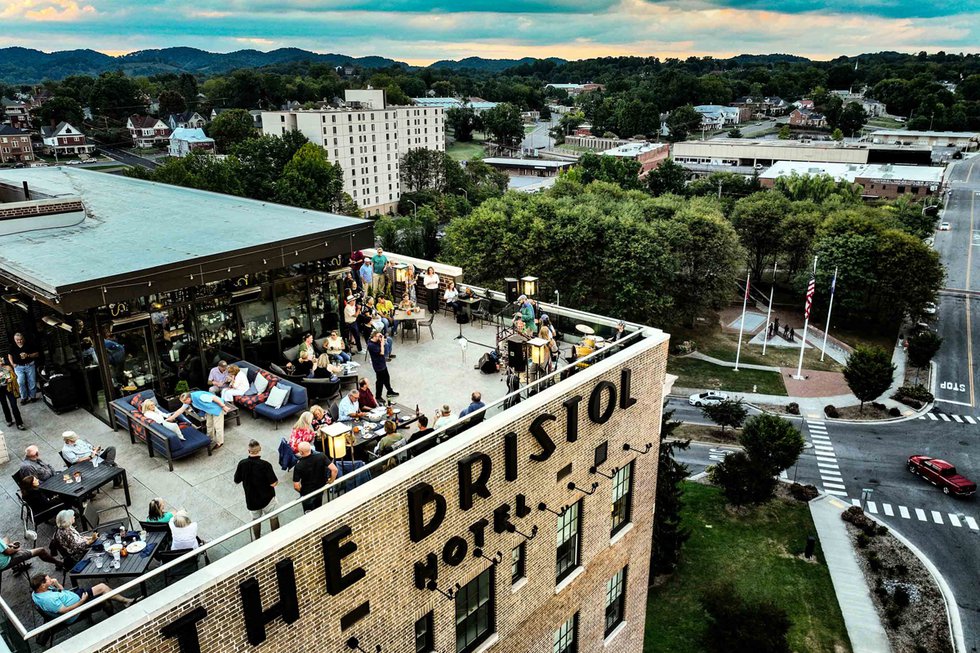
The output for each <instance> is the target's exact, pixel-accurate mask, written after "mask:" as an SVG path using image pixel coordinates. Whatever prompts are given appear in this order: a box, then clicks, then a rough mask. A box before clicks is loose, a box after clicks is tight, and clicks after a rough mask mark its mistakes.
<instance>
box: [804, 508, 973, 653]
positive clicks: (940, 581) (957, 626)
mask: <svg viewBox="0 0 980 653" xmlns="http://www.w3.org/2000/svg"><path fill="white" fill-rule="evenodd" d="M821 496H830V495H824V494H822V493H821ZM862 510H863V508H862ZM864 515H865V516H866V517H868V518H870V519H871V520H873V521H874V522H876V523H878V524H881V525H882V526H884V527H885V528H887V529H888V532H889V533H891V534H892V535H894V536H895V539H896V540H898V541H899V542H901V543H902V544H903V545H904V546H905V548H907V549H908V550H909V551H911V552H912V553H913V555H915V557H916V558H918V559H919V561H920V562H921V563H922V565H923V566H924V567H925V568H926V570H927V571H928V572H929V575H930V576H932V579H933V580H934V581H936V585H938V586H939V591H940V592H941V593H942V595H943V602H944V603H945V604H946V621H947V623H948V625H949V638H950V641H951V643H952V644H953V650H954V651H955V652H956V653H966V639H965V637H964V635H963V623H962V621H961V620H960V611H959V607H958V606H957V605H956V599H955V597H954V596H953V590H952V588H951V587H950V586H949V584H948V583H947V582H946V578H944V577H943V575H942V574H941V573H940V572H939V569H937V568H936V565H934V564H933V563H932V560H930V559H929V558H928V557H927V556H926V554H924V553H923V552H922V551H921V550H920V549H919V547H917V546H915V545H914V544H912V543H911V542H910V541H909V540H908V539H907V538H906V537H905V536H904V535H902V533H901V532H899V531H898V530H896V529H895V528H894V527H893V526H891V525H890V524H886V523H885V522H883V521H881V520H880V519H878V518H877V517H876V516H875V515H872V514H869V513H867V512H865V513H864Z"/></svg>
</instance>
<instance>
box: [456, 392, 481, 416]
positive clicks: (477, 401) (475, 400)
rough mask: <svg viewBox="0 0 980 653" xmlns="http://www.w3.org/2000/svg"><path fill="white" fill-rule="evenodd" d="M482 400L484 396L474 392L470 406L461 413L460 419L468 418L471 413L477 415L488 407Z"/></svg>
mask: <svg viewBox="0 0 980 653" xmlns="http://www.w3.org/2000/svg"><path fill="white" fill-rule="evenodd" d="M482 399H483V396H482V395H481V394H480V393H479V392H474V393H473V394H471V395H470V405H469V406H467V407H466V408H464V409H463V410H461V411H459V417H460V419H462V418H464V417H466V416H467V415H469V414H470V413H475V412H476V411H478V410H480V409H481V408H483V407H484V406H486V404H484V403H483V401H482Z"/></svg>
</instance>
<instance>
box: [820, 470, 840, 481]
mask: <svg viewBox="0 0 980 653" xmlns="http://www.w3.org/2000/svg"><path fill="white" fill-rule="evenodd" d="M820 478H822V479H823V480H825V481H838V482H840V483H843V482H844V479H843V477H841V475H840V474H836V473H834V472H821V473H820Z"/></svg>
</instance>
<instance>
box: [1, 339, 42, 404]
mask: <svg viewBox="0 0 980 653" xmlns="http://www.w3.org/2000/svg"><path fill="white" fill-rule="evenodd" d="M40 356H41V352H40V351H38V349H37V346H35V345H34V343H33V342H29V341H27V340H26V339H25V338H24V335H23V334H21V333H15V334H14V342H13V344H12V345H10V351H9V352H7V360H8V361H10V365H11V366H12V367H13V368H14V374H16V376H17V385H18V386H20V403H21V404H29V403H31V402H32V401H35V400H36V399H37V397H35V396H34V395H35V393H36V392H37V359H38V358H39V357H40Z"/></svg>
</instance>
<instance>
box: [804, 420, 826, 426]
mask: <svg viewBox="0 0 980 653" xmlns="http://www.w3.org/2000/svg"><path fill="white" fill-rule="evenodd" d="M806 423H807V424H815V425H817V426H823V425H824V424H825V423H826V422H823V421H821V420H819V419H808V420H807V421H806Z"/></svg>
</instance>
